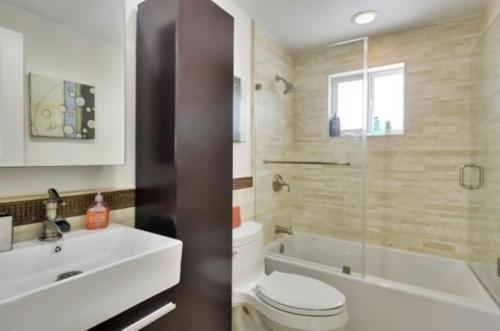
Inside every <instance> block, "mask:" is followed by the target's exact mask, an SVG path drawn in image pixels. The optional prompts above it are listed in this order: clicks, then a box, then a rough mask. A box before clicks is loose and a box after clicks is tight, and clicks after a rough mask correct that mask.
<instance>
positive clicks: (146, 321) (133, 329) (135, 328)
mask: <svg viewBox="0 0 500 331" xmlns="http://www.w3.org/2000/svg"><path fill="white" fill-rule="evenodd" d="M175 307H176V306H175V303H172V302H169V303H167V304H166V305H165V306H162V307H161V308H159V309H157V310H155V311H154V312H152V313H151V314H149V315H147V316H145V317H143V318H141V319H140V320H138V321H137V322H135V323H133V324H131V325H129V326H127V327H126V328H124V329H122V331H139V330H141V329H143V328H145V327H146V326H148V325H150V324H151V323H153V322H154V321H156V320H158V319H160V318H161V317H163V316H165V315H166V314H168V313H170V312H171V311H172V310H174V309H175Z"/></svg>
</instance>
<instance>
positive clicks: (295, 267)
mask: <svg viewBox="0 0 500 331" xmlns="http://www.w3.org/2000/svg"><path fill="white" fill-rule="evenodd" d="M280 251H281V252H282V253H281V252H280ZM364 254H365V261H366V263H365V273H364V276H363V275H362V274H361V272H362V270H361V261H362V249H361V245H360V244H359V243H355V242H350V241H344V240H338V239H331V238H326V237H321V236H313V235H307V234H301V233H297V234H294V235H293V236H289V237H286V238H284V239H282V240H279V241H276V242H273V243H271V244H270V245H268V246H267V247H266V272H267V273H270V272H272V271H275V270H278V271H282V272H289V273H295V274H301V275H305V276H309V277H312V278H316V279H319V280H321V281H323V282H325V283H328V284H330V285H332V286H334V287H335V288H337V289H338V290H339V291H341V292H342V293H343V294H344V295H345V296H346V298H347V309H348V312H349V317H350V320H349V324H348V331H499V330H500V310H499V308H498V307H497V305H496V304H495V302H494V301H493V300H492V299H491V297H490V296H489V295H488V293H487V292H486V291H485V290H484V288H483V287H482V286H481V284H480V283H479V281H478V280H477V279H476V278H475V276H474V274H473V273H472V272H471V270H470V269H469V267H468V266H467V264H466V263H464V262H461V261H457V260H452V259H446V258H440V257H433V256H429V255H423V254H416V253H410V252H405V251H401V250H396V249H390V248H383V247H378V246H371V245H366V249H365V252H364ZM342 267H350V268H351V271H352V272H351V275H347V274H345V273H343V272H342Z"/></svg>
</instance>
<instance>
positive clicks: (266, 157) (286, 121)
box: [254, 31, 368, 275]
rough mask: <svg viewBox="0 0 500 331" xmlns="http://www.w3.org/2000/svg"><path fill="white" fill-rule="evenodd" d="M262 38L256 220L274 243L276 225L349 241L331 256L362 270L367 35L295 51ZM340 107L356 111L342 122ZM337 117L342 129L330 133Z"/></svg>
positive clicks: (258, 35)
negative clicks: (299, 51) (347, 73)
mask: <svg viewBox="0 0 500 331" xmlns="http://www.w3.org/2000/svg"><path fill="white" fill-rule="evenodd" d="M256 38H260V41H261V42H259V40H258V41H257V42H256V54H257V55H256V57H257V61H256V64H255V75H256V76H255V80H256V83H257V84H258V85H257V91H256V92H255V99H254V102H255V103H254V114H255V132H256V134H255V172H256V176H255V178H256V182H255V198H256V220H257V221H258V222H260V223H263V224H264V234H265V240H266V242H268V243H269V242H270V241H272V240H273V239H274V238H275V232H274V230H275V228H276V226H284V227H290V226H293V230H294V231H299V232H305V233H310V234H316V235H323V236H324V235H327V236H334V237H336V238H341V239H345V240H348V241H350V242H351V243H353V245H351V246H350V249H349V250H347V251H343V252H330V253H331V254H332V259H333V260H335V261H338V266H337V267H338V268H339V270H343V272H345V273H351V274H356V275H362V274H363V267H364V264H363V260H364V259H363V253H364V249H363V245H364V240H365V231H364V211H365V208H364V204H365V196H366V195H365V193H364V192H365V173H366V172H365V166H366V125H365V124H364V123H367V121H366V118H365V116H366V115H365V114H366V113H367V112H366V108H367V102H366V94H367V84H366V82H367V76H366V70H367V47H368V40H367V39H365V38H363V39H359V40H354V41H350V42H346V43H341V44H337V45H332V46H329V47H327V48H321V49H317V50H311V51H307V52H304V53H301V54H300V56H292V55H291V54H288V53H287V52H286V51H285V50H284V49H281V48H279V45H272V40H271V39H270V37H269V36H267V35H266V34H265V33H264V32H261V33H259V31H257V32H256ZM346 72H349V73H351V76H350V77H347V76H342V73H346ZM336 75H338V76H336ZM339 89H340V90H343V91H346V93H337V90H339ZM346 96H348V98H346ZM351 97H353V98H351ZM338 105H342V111H345V110H346V109H349V110H350V111H351V113H352V114H353V116H349V117H348V118H346V121H345V122H342V120H343V118H342V115H343V114H338V112H337V108H338V107H337V106H338ZM334 117H335V118H336V119H338V118H339V117H340V118H341V122H340V125H341V126H343V127H344V129H341V132H340V131H339V130H338V128H337V130H338V133H339V134H338V137H335V138H332V137H331V135H332V134H334V132H332V130H333V131H334V130H335V125H336V124H337V125H338V123H335V120H333V118H334ZM346 128H347V130H345V129H346ZM273 183H274V184H273ZM276 183H277V184H278V185H276ZM283 184H285V185H288V186H283ZM318 248H319V247H318Z"/></svg>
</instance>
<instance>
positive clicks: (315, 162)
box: [262, 160, 351, 167]
mask: <svg viewBox="0 0 500 331" xmlns="http://www.w3.org/2000/svg"><path fill="white" fill-rule="evenodd" d="M262 162H263V163H264V164H312V165H331V166H342V167H349V166H350V165H351V162H317V161H270V160H264V161H262Z"/></svg>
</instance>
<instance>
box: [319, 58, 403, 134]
mask: <svg viewBox="0 0 500 331" xmlns="http://www.w3.org/2000/svg"><path fill="white" fill-rule="evenodd" d="M329 86H330V88H329V90H330V107H329V108H330V109H329V117H330V136H332V137H336V136H339V135H351V134H360V133H361V132H362V130H363V72H362V71H356V72H348V73H342V74H336V75H332V76H330V78H329ZM404 86H405V65H404V64H394V65H390V66H384V67H378V68H372V69H369V70H368V100H367V103H368V104H367V109H368V116H367V122H368V123H367V129H368V135H372V136H384V135H401V134H403V133H404V98H405V96H404V89H405V87H404ZM339 127H340V129H339ZM340 130H341V131H340Z"/></svg>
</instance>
